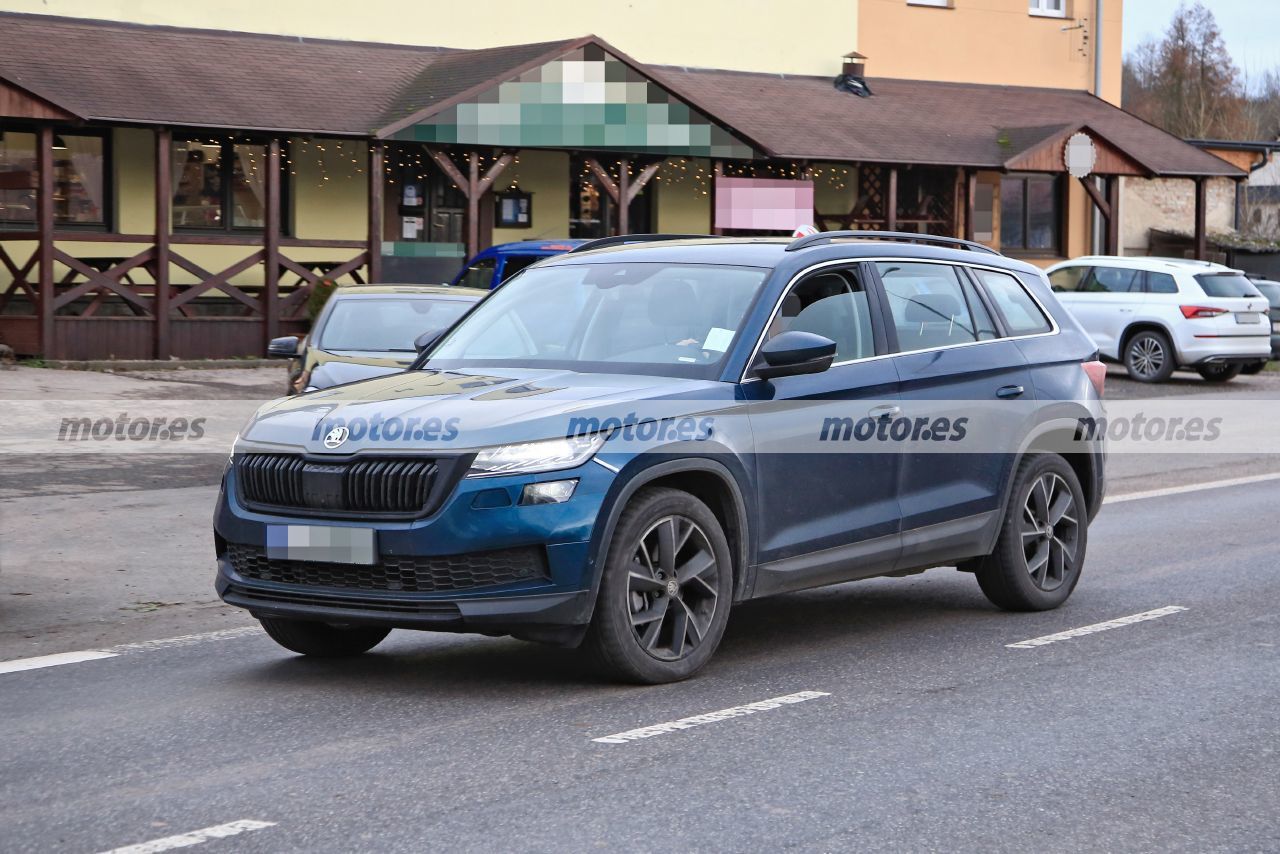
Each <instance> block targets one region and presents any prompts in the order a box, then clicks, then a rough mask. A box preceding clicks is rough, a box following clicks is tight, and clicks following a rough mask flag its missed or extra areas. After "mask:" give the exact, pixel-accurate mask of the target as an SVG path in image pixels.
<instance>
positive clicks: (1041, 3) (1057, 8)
mask: <svg viewBox="0 0 1280 854" xmlns="http://www.w3.org/2000/svg"><path fill="white" fill-rule="evenodd" d="M1028 2H1029V3H1030V4H1031V6H1030V8H1029V9H1028V11H1029V12H1030V13H1031V14H1032V15H1042V16H1044V17H1048V18H1065V17H1067V0H1028Z"/></svg>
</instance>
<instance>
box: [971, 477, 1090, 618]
mask: <svg viewBox="0 0 1280 854" xmlns="http://www.w3.org/2000/svg"><path fill="white" fill-rule="evenodd" d="M1088 534H1089V514H1088V512H1087V508H1086V507H1085V502H1084V491H1083V490H1082V489H1081V488H1080V481H1079V479H1077V478H1076V473H1075V471H1074V470H1072V468H1071V466H1070V465H1068V463H1067V461H1066V460H1064V459H1063V458H1062V457H1060V456H1058V455H1057V454H1037V455H1035V456H1029V457H1026V458H1025V459H1024V460H1023V461H1022V464H1021V465H1020V466H1018V472H1017V474H1016V475H1015V476H1014V479H1013V489H1012V490H1011V492H1010V495H1009V502H1008V506H1007V507H1006V508H1005V514H1004V521H1003V523H1002V524H1001V526H1000V536H999V538H998V539H997V540H996V547H995V550H994V551H992V553H991V554H989V555H987V556H986V557H983V558H980V559H979V561H978V564H977V572H976V573H975V574H976V575H977V578H978V585H979V586H980V587H981V588H982V592H983V593H984V594H986V597H987V598H988V599H989V600H991V602H992V604H994V605H996V606H998V607H1000V608H1004V609H1005V610H1007V611H1047V610H1049V609H1051V608H1056V607H1058V606H1059V605H1061V604H1062V603H1063V602H1065V601H1067V597H1069V596H1070V595H1071V591H1072V590H1074V589H1075V586H1076V583H1077V582H1079V580H1080V571H1081V569H1082V568H1083V567H1084V557H1085V549H1086V546H1087V545H1088Z"/></svg>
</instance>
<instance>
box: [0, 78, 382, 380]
mask: <svg viewBox="0 0 1280 854" xmlns="http://www.w3.org/2000/svg"><path fill="white" fill-rule="evenodd" d="M56 112H57V111H56V108H53V107H52V105H48V104H45V103H41V102H40V101H39V100H38V99H35V98H34V97H33V96H28V97H27V99H25V100H19V99H17V98H16V97H13V95H12V93H10V97H8V98H7V99H3V100H0V114H3V115H4V116H7V117H14V116H15V113H16V114H18V115H17V116H16V117H17V118H21V119H24V120H32V119H34V120H35V124H34V131H35V137H36V168H35V172H34V183H35V187H34V189H35V199H36V205H35V207H36V211H35V223H34V225H35V227H34V229H22V230H16V229H11V230H7V231H0V265H3V267H4V268H5V269H6V270H7V271H8V272H9V274H10V276H11V277H12V280H13V284H12V285H11V287H10V289H9V290H8V292H6V293H5V294H0V311H3V309H4V308H5V306H6V304H7V303H9V302H10V301H12V300H13V298H14V297H15V296H18V295H25V296H26V297H27V299H28V300H29V302H30V304H31V306H32V307H33V308H34V310H35V311H34V316H31V315H26V316H24V315H15V314H3V315H0V334H3V337H4V339H6V340H7V341H8V343H10V344H11V345H12V346H13V347H14V348H15V349H16V350H18V351H19V352H26V353H40V354H42V355H44V356H45V357H46V358H53V359H77V358H96V357H99V356H100V355H101V354H102V353H104V352H105V353H110V354H111V355H112V356H115V357H117V358H155V359H167V358H169V357H171V356H178V357H191V358H208V357H217V356H239V355H244V354H246V353H256V352H263V350H264V348H265V344H266V342H267V341H269V340H270V339H271V338H274V337H276V336H278V335H281V334H290V333H299V334H300V333H303V332H305V331H306V328H307V326H308V317H307V313H306V312H307V299H308V297H309V295H310V294H311V291H312V290H313V289H314V288H315V286H316V285H317V284H318V283H319V282H321V281H322V280H330V281H332V280H336V279H339V278H340V277H342V276H350V277H354V280H355V281H369V282H375V281H379V280H380V278H381V258H382V218H381V213H382V207H381V199H382V193H383V145H382V143H380V142H377V141H372V142H370V144H369V157H368V168H367V170H365V171H366V172H367V176H368V182H369V198H370V200H371V204H370V208H369V217H368V235H367V237H366V239H365V240H304V239H298V238H293V237H286V236H284V235H283V234H282V229H281V194H280V174H281V169H280V164H281V139H280V138H279V137H272V138H270V139H269V140H267V141H266V143H265V149H266V162H265V175H264V185H265V187H264V200H263V201H264V226H263V228H262V231H261V233H260V234H252V235H249V234H246V235H239V234H185V233H181V232H178V233H175V231H174V229H173V226H172V211H173V196H172V190H173V186H172V172H171V168H170V153H169V152H170V149H171V145H172V141H173V130H172V129H171V128H168V127H156V128H154V129H153V134H154V140H155V146H154V165H155V174H154V181H155V200H154V205H155V219H154V228H153V230H152V231H150V232H148V233H121V232H90V231H80V230H68V229H59V228H58V226H57V224H56V222H55V220H54V205H53V196H54V176H53V169H54V160H53V145H54V136H55V133H57V132H58V131H70V130H71V129H72V127H74V126H67V125H64V124H58V125H55V124H54V123H53V122H51V121H49V119H64V120H65V118H66V117H65V116H59V115H57V114H56ZM28 241H30V242H32V243H34V244H35V247H34V251H33V252H32V253H31V255H30V256H29V257H28V258H26V259H25V261H24V260H22V259H21V258H20V257H18V258H15V257H13V256H12V255H11V254H10V253H9V251H7V250H6V249H5V246H4V244H5V243H9V244H12V243H25V242H28ZM64 242H75V243H84V242H92V243H100V244H109V245H122V244H133V245H134V246H135V247H136V245H137V244H143V245H144V248H142V249H141V250H140V251H134V252H132V254H129V255H127V256H126V255H122V254H119V253H117V255H116V256H115V257H111V256H108V259H107V260H108V262H109V263H108V264H103V263H100V262H102V261H103V259H102V258H97V257H95V258H94V259H92V262H90V261H86V260H84V259H83V258H78V257H76V256H75V255H73V254H71V253H69V252H67V251H66V250H65V249H64V248H62V246H60V245H59V244H61V243H64ZM211 245H218V246H238V247H243V248H244V249H245V250H246V253H247V254H245V255H244V256H243V257H242V258H240V259H239V260H237V261H235V262H234V263H232V264H230V265H228V266H226V267H224V268H223V269H220V270H209V269H206V268H205V267H203V266H201V265H200V264H198V263H196V261H194V260H192V258H190V257H188V254H189V253H188V254H184V251H185V248H186V247H188V246H211ZM300 249H344V250H351V251H353V252H354V254H352V255H351V257H349V258H347V259H346V260H344V261H341V262H337V263H333V264H331V265H330V264H326V265H325V266H326V269H325V270H324V271H323V272H317V271H316V270H315V269H313V268H312V267H310V266H308V265H307V264H304V263H301V262H300V261H299V260H298V253H297V252H295V251H294V250H300ZM58 266H61V267H63V268H65V270H66V272H65V274H64V275H62V276H61V277H58V276H56V275H55V271H56V269H57V267H58ZM255 267H260V268H261V284H260V285H257V286H250V285H247V284H244V283H241V284H236V283H233V281H232V280H233V279H234V278H235V277H242V276H243V275H244V274H246V273H248V272H249V271H251V270H253V269H254V268H255ZM175 268H176V269H177V270H179V271H182V272H184V273H186V274H188V275H189V276H191V277H193V278H194V280H195V281H194V282H190V283H178V282H175V281H173V273H174V269H175ZM139 272H142V273H145V274H146V279H149V280H150V281H145V280H144V281H142V282H137V281H135V277H136V276H137V274H138V273H139ZM362 272H363V274H364V275H363V276H361V273H362ZM288 279H296V282H297V284H296V285H292V286H290V285H288V284H284V283H283V282H284V281H285V280H288ZM215 294H221V295H222V296H223V297H224V298H226V299H228V300H230V301H233V302H234V303H237V304H238V305H237V309H238V312H239V313H238V315H237V316H230V317H228V316H208V315H201V314H200V313H198V312H197V311H196V310H195V308H196V302H195V301H196V300H197V299H198V298H199V297H202V296H212V295H215ZM112 296H114V297H118V298H119V299H120V300H122V301H123V302H124V303H125V304H126V306H127V307H128V310H129V312H130V316H127V317H106V316H101V315H99V314H98V313H97V312H98V309H99V308H100V307H101V306H102V305H103V304H104V302H105V301H106V299H107V298H108V297H112ZM86 297H91V298H92V299H90V301H89V303H88V305H87V306H85V307H84V308H83V310H82V311H81V312H80V313H78V314H72V313H70V311H69V310H68V309H69V307H70V306H71V305H72V303H76V302H77V301H83V300H84V298H86Z"/></svg>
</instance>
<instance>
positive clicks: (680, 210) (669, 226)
mask: <svg viewBox="0 0 1280 854" xmlns="http://www.w3.org/2000/svg"><path fill="white" fill-rule="evenodd" d="M679 164H683V166H684V168H683V169H682V168H680V166H679ZM698 169H701V170H702V173H703V174H704V175H705V174H707V173H709V172H710V171H711V161H709V160H699V159H697V158H690V159H688V160H685V159H683V158H675V159H672V160H669V161H667V163H666V164H665V165H664V166H663V167H662V169H660V170H659V171H658V175H657V177H656V178H655V179H654V180H655V181H656V184H657V190H656V192H657V194H658V221H657V223H655V227H656V228H657V229H658V231H665V232H669V233H672V234H706V233H707V232H708V231H709V230H710V229H711V196H710V195H709V194H708V193H707V192H706V189H707V188H706V185H705V184H704V183H703V182H700V181H697V180H695V178H694V177H693V176H694V175H696V174H697V170H698Z"/></svg>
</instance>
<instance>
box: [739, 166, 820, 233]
mask: <svg viewBox="0 0 1280 854" xmlns="http://www.w3.org/2000/svg"><path fill="white" fill-rule="evenodd" d="M715 189H716V228H735V229H743V230H746V231H793V230H794V229H797V228H799V227H801V226H805V225H811V224H812V223H813V182H812V181H785V180H781V179H777V178H726V177H723V176H721V177H718V178H716V185H715Z"/></svg>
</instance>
